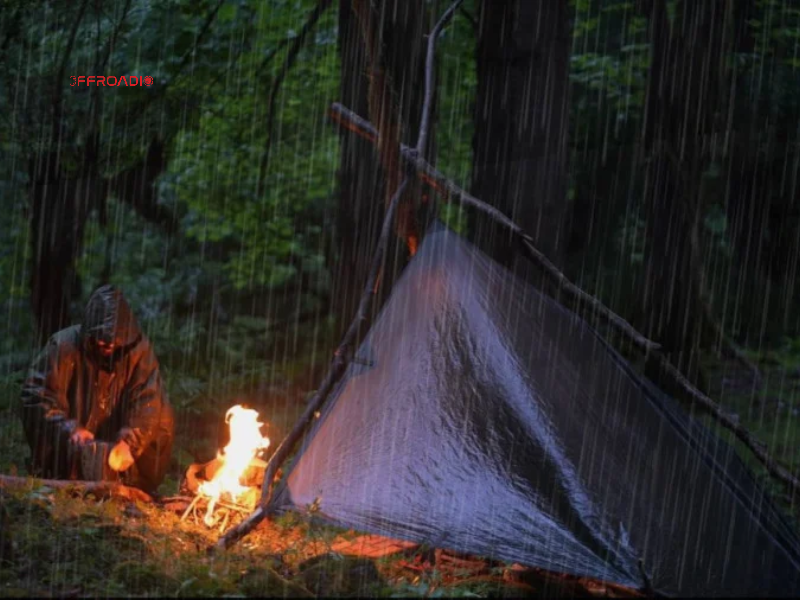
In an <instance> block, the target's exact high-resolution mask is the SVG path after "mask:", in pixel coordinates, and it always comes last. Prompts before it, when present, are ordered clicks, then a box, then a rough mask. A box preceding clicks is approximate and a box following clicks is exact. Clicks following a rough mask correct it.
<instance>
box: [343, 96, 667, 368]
mask: <svg viewBox="0 0 800 600" xmlns="http://www.w3.org/2000/svg"><path fill="white" fill-rule="evenodd" d="M330 116H331V119H333V121H335V122H336V123H338V124H340V125H341V126H342V127H343V128H344V129H347V130H348V131H352V132H354V133H357V134H358V135H359V136H361V137H363V138H364V139H367V140H370V141H375V139H376V137H377V132H376V131H375V128H374V127H373V126H372V124H371V123H370V122H368V121H366V120H364V119H362V118H361V117H359V116H358V115H357V114H355V113H354V112H352V111H351V110H349V109H348V108H345V107H344V106H342V105H341V104H338V103H334V104H333V105H332V107H331V111H330ZM401 155H402V157H403V159H404V160H406V161H407V162H408V163H410V164H411V166H413V168H414V169H415V170H416V171H417V173H418V174H419V176H420V177H421V178H422V180H423V181H425V183H427V184H428V185H430V186H431V187H432V188H433V189H435V190H436V191H437V192H439V193H440V194H441V195H442V196H443V197H444V198H445V199H446V200H447V201H451V202H453V201H454V202H463V203H464V204H467V205H469V206H472V207H474V208H477V209H478V210H480V211H482V212H484V213H486V214H487V215H488V216H490V217H491V218H492V219H494V220H495V221H497V222H498V223H500V224H502V225H504V226H505V227H506V228H508V229H509V230H510V231H511V232H512V233H514V234H516V235H517V236H519V238H520V239H521V241H522V244H523V250H524V251H525V253H526V254H527V255H528V258H530V259H531V260H532V261H533V262H534V263H536V264H538V265H539V266H540V267H541V268H542V269H543V270H544V271H545V272H546V273H547V274H548V275H549V276H550V277H551V278H552V279H553V280H554V281H555V282H556V283H557V284H558V286H559V288H560V289H561V290H562V291H563V292H564V293H565V294H566V296H567V299H568V300H569V301H571V304H572V307H573V309H577V307H579V306H580V305H585V306H588V307H589V308H590V309H591V310H592V312H593V313H594V314H596V315H597V316H598V317H599V318H601V319H602V320H603V321H604V322H605V323H606V324H607V325H609V326H610V327H612V328H613V329H614V330H616V331H617V332H619V333H620V334H622V335H623V336H625V337H626V338H627V339H629V340H630V341H631V343H633V345H634V346H636V347H637V348H639V349H640V350H642V351H643V352H644V353H649V352H653V351H655V350H657V349H658V348H659V347H660V346H659V345H658V344H656V343H655V342H653V341H651V340H649V339H647V338H646V337H644V336H643V335H642V334H641V333H639V332H638V331H636V329H634V327H633V326H632V325H631V324H630V323H628V322H627V321H626V320H625V319H623V318H622V317H620V316H619V315H617V314H615V313H614V312H612V311H611V310H610V309H608V308H607V307H605V306H604V305H603V304H602V303H601V302H600V301H599V300H597V299H596V298H594V297H593V296H591V295H590V294H587V293H586V292H584V291H583V290H581V289H580V288H579V287H577V286H576V285H574V284H573V283H572V282H570V281H569V279H567V277H566V276H565V275H564V274H563V273H562V272H561V271H559V270H558V268H557V267H556V266H555V265H554V264H553V263H551V262H550V261H549V260H548V259H547V257H546V256H545V255H544V254H542V253H541V252H539V250H537V249H536V247H535V246H534V245H533V239H532V238H531V237H530V236H528V235H526V234H525V232H523V231H522V229H520V228H519V226H518V225H516V224H515V223H514V222H513V221H511V219H509V218H508V217H507V216H505V215H504V214H503V213H502V212H500V211H499V210H497V209H496V208H494V207H492V206H489V205H488V204H486V203H485V202H482V201H481V200H478V199H477V198H475V197H473V196H471V195H470V194H468V193H467V192H466V191H464V190H463V189H461V188H460V187H458V186H457V185H456V184H455V183H453V182H452V181H451V180H450V179H448V178H447V177H445V176H444V175H443V174H442V173H440V172H439V171H437V170H436V169H435V168H434V167H433V166H431V165H430V163H428V162H427V161H426V160H425V159H424V158H422V157H421V156H420V155H419V154H417V153H416V152H415V151H414V150H413V149H412V148H409V147H408V146H405V145H404V146H402V148H401Z"/></svg>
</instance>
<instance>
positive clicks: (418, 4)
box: [333, 0, 435, 333]
mask: <svg viewBox="0 0 800 600" xmlns="http://www.w3.org/2000/svg"><path fill="white" fill-rule="evenodd" d="M351 2H352V0H340V4H339V52H340V56H341V65H342V66H341V92H340V94H341V98H342V103H343V104H345V105H346V106H352V107H355V110H357V111H358V112H359V113H360V114H365V115H366V114H369V101H368V93H367V92H368V89H369V79H368V77H367V75H368V74H367V62H366V53H365V47H364V42H363V41H362V38H361V35H360V32H359V23H358V20H357V18H356V15H355V13H354V12H353V9H352V5H351ZM371 4H372V5H373V6H375V5H377V12H376V14H375V17H376V22H377V24H378V35H379V37H380V38H381V41H382V47H383V52H382V59H383V60H382V62H383V66H384V69H385V71H386V72H387V74H388V76H389V78H390V80H391V82H392V84H393V85H392V87H393V101H394V105H395V109H396V110H397V116H398V119H399V123H400V124H401V126H402V129H401V131H400V138H401V141H403V142H405V143H411V142H412V141H413V139H414V138H415V134H416V130H417V128H418V126H419V121H420V117H421V111H422V104H423V97H424V82H425V43H424V34H425V33H427V31H428V29H429V25H430V12H429V10H428V8H427V5H428V3H427V2H425V1H424V0H380V2H377V3H371ZM434 137H435V136H433V135H431V136H430V138H429V142H428V148H429V152H428V156H431V155H432V149H433V147H434V144H435V142H434ZM394 178H396V174H394V173H392V174H388V173H386V172H385V171H384V169H383V167H382V165H381V162H380V159H379V155H378V154H377V153H376V151H375V147H374V146H373V144H371V143H370V142H368V141H365V140H363V139H360V138H358V137H357V136H343V137H342V140H341V162H340V167H339V200H338V211H337V216H336V231H337V235H336V240H335V244H336V246H337V250H338V253H337V254H338V259H337V261H336V265H335V272H336V276H335V278H334V281H335V282H336V283H335V289H334V292H333V298H334V302H335V306H334V310H335V314H336V315H337V317H338V321H339V329H341V330H342V333H343V329H344V327H346V325H347V323H348V322H349V321H350V319H351V318H352V316H353V314H355V309H356V306H357V304H358V300H359V297H360V295H361V289H362V287H363V285H364V281H366V279H367V274H368V271H369V265H370V262H371V258H372V252H373V250H374V248H375V243H376V241H377V239H378V234H379V232H380V226H381V222H382V221H383V216H384V214H385V210H386V209H385V202H384V199H385V197H386V191H387V190H386V182H387V181H388V180H389V179H392V180H394ZM406 193H407V194H408V197H410V198H414V195H415V194H418V193H419V192H418V191H417V190H416V189H415V187H414V186H409V191H408V192H406ZM406 211H407V207H406V206H403V207H401V208H400V209H399V211H398V212H399V214H400V217H401V218H407V217H409V216H411V215H408V214H406ZM407 257H408V251H407V249H406V248H405V247H404V245H403V244H402V243H401V241H400V240H397V239H395V240H393V241H392V242H391V243H390V246H389V249H388V256H387V260H386V265H387V268H386V270H385V272H384V273H383V276H382V280H383V281H382V283H381V286H380V287H381V290H380V291H379V296H378V298H377V299H376V302H375V306H376V307H379V306H380V305H381V304H382V302H383V300H384V299H385V294H386V293H387V292H388V290H390V289H391V283H392V281H393V280H394V279H395V278H396V276H397V274H398V273H399V271H400V269H401V266H402V264H404V262H405V260H406V259H407Z"/></svg>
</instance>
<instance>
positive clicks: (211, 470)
mask: <svg viewBox="0 0 800 600" xmlns="http://www.w3.org/2000/svg"><path fill="white" fill-rule="evenodd" d="M258 417H259V415H258V412H256V411H255V410H252V409H247V408H244V407H242V406H240V405H236V406H234V407H232V408H231V409H230V410H228V412H227V413H226V415H225V421H226V422H227V423H228V425H229V428H230V441H229V442H228V445H227V446H225V448H224V449H223V450H221V451H220V452H219V453H218V454H217V457H216V458H215V459H214V460H212V461H209V462H207V463H205V464H193V465H191V466H190V467H189V468H188V469H187V470H186V476H185V486H186V488H187V491H189V492H190V493H191V494H194V498H193V499H192V502H191V504H189V506H188V507H187V508H186V511H185V512H184V513H183V515H182V516H181V520H182V521H183V520H185V519H186V518H187V517H188V516H189V514H191V513H193V512H194V513H195V514H196V511H197V508H198V506H200V505H201V504H202V503H204V504H205V517H204V519H203V521H204V523H205V524H206V526H207V527H213V526H214V525H215V524H216V522H217V521H216V519H215V517H214V512H215V510H216V509H217V508H224V509H225V510H226V512H225V514H224V515H223V516H222V519H223V526H222V529H223V530H224V529H225V527H226V526H227V524H228V521H229V520H230V512H231V511H235V512H241V513H244V514H247V513H249V512H250V511H251V510H252V509H253V508H254V507H255V505H256V502H257V500H258V496H259V490H260V486H261V484H262V483H263V481H264V472H265V469H266V463H265V462H264V461H263V460H261V459H259V458H258V456H257V455H258V453H259V452H262V451H263V450H266V448H267V447H269V438H267V437H265V436H263V435H262V434H261V431H260V429H261V427H262V426H263V423H261V422H260V421H259V419H258Z"/></svg>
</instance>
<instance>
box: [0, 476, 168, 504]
mask: <svg viewBox="0 0 800 600" xmlns="http://www.w3.org/2000/svg"><path fill="white" fill-rule="evenodd" d="M43 486H44V487H49V488H53V489H58V490H70V491H74V492H76V493H78V494H80V495H81V496H85V495H86V494H94V495H95V496H97V497H98V498H122V499H124V500H130V501H136V500H138V501H140V502H153V498H152V496H150V494H148V493H147V492H143V491H142V490H140V489H138V488H134V487H129V486H126V485H122V484H121V483H117V482H114V481H81V480H62V479H35V478H33V477H15V476H13V475H0V488H4V489H10V488H24V487H43Z"/></svg>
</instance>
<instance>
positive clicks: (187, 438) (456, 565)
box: [0, 351, 800, 597]
mask: <svg viewBox="0 0 800 600" xmlns="http://www.w3.org/2000/svg"><path fill="white" fill-rule="evenodd" d="M792 352H793V351H792ZM759 359H760V360H762V361H763V362H762V375H763V377H764V385H763V386H762V388H761V389H759V390H754V389H753V386H752V382H751V380H750V379H749V378H748V376H747V373H745V372H743V371H742V370H741V368H740V367H737V366H735V365H730V364H722V363H718V362H714V361H711V362H709V364H708V365H707V367H708V369H709V372H710V373H712V374H713V379H712V384H713V385H712V388H713V389H712V391H713V393H714V394H715V395H714V396H713V397H715V398H722V403H723V404H724V405H725V406H726V408H728V409H729V410H733V411H735V412H737V413H738V414H739V415H740V417H741V418H742V420H743V422H744V423H745V424H746V425H747V426H748V427H749V428H751V429H752V430H753V431H754V432H755V433H756V434H757V435H758V436H759V438H760V439H762V440H763V441H765V442H766V443H767V444H768V446H769V447H770V448H771V449H772V450H773V452H774V453H775V455H776V456H777V457H778V459H779V460H781V461H782V462H783V463H784V464H785V465H786V466H788V467H790V468H793V469H796V468H797V467H798V465H800V443H798V442H800V439H799V437H800V416H799V415H798V413H800V353H798V358H797V359H795V357H794V355H793V354H792V353H787V352H783V353H773V354H770V355H765V356H760V357H759ZM18 385H19V378H18V377H11V378H5V379H2V380H0V473H3V474H17V473H19V474H20V475H23V474H24V473H25V469H24V467H23V466H22V465H24V459H25V456H26V454H27V448H26V446H25V443H24V439H23V436H22V432H21V428H20V426H19V421H18V417H17V415H16V411H15V407H16V402H17V398H18V395H19V389H18ZM303 395H304V392H303V391H302V390H299V389H297V390H288V391H287V390H284V393H283V395H281V396H280V397H279V398H277V399H275V400H274V401H272V402H270V401H269V399H265V398H260V399H258V398H256V399H253V400H252V402H251V404H252V405H254V406H256V407H259V408H260V410H261V411H262V412H261V414H262V415H267V414H268V415H269V417H266V416H265V420H268V421H269V422H270V427H271V428H270V431H269V436H270V438H271V439H272V440H273V444H276V445H277V443H278V441H279V440H280V439H281V437H282V436H283V434H284V433H285V432H286V431H287V428H288V427H289V426H290V425H291V423H292V422H293V419H294V418H295V416H296V414H297V412H299V410H301V409H302V401H301V400H300V398H302V396H303ZM238 398H239V401H241V399H242V396H238ZM230 400H231V404H233V403H235V401H234V398H233V397H231V399H230ZM225 401H226V399H223V403H224V402H225ZM220 423H221V416H220V415H210V416H209V415H206V416H203V415H197V416H195V417H194V418H191V419H190V418H183V419H181V420H180V421H179V427H178V436H177V439H176V449H175V452H174V453H173V454H174V456H173V465H172V468H171V471H170V476H169V478H168V479H167V481H165V483H164V485H163V486H162V488H161V489H160V490H159V492H160V494H161V495H162V496H169V495H172V494H175V493H177V492H178V479H179V478H180V475H181V474H182V473H183V471H184V470H185V468H186V467H187V466H188V465H189V464H190V463H191V462H199V461H203V460H208V459H210V458H212V457H213V455H214V453H215V451H216V449H217V448H218V447H219V445H221V444H222V443H224V442H223V441H222V438H220V435H219V429H220ZM743 455H744V454H743ZM744 456H745V459H746V460H747V456H746V455H744ZM748 462H751V464H754V463H752V461H749V460H748ZM754 467H756V473H757V475H759V476H760V477H764V474H763V473H762V472H760V471H759V469H758V467H757V465H756V464H754ZM763 481H764V482H766V481H767V479H766V478H764V479H763ZM773 489H774V491H778V490H777V488H773ZM778 498H779V500H781V501H782V502H785V501H786V500H787V499H786V498H785V497H782V496H781V495H780V494H778ZM784 506H785V507H787V508H788V505H787V504H784ZM796 506H797V504H796V503H795V505H794V507H795V511H796ZM789 510H791V508H790V509H789ZM181 512H182V511H176V510H174V509H169V508H168V507H165V506H164V505H163V504H159V503H155V504H146V503H136V504H131V503H126V502H124V501H121V500H107V501H98V500H96V499H93V498H92V497H88V498H83V499H81V498H76V497H74V496H71V495H70V494H69V493H67V492H65V491H61V490H52V489H48V488H43V487H40V486H37V485H35V484H34V483H31V485H30V486H28V487H27V488H22V489H15V490H6V491H3V490H0V596H5V597H25V596H39V597H42V596H51V597H77V596H81V597H84V596H106V597H108V596H141V597H149V596H173V597H186V596H192V597H198V596H207V597H211V596H213V597H220V596H223V597H252V596H256V597H262V596H286V597H313V596H340V597H342V596H344V597H346V596H365V595H370V596H377V597H398V596H402V597H409V596H411V597H438V596H447V597H454V596H460V597H504V596H513V597H519V596H529V597H541V596H542V595H546V596H548V597H553V596H562V597H591V596H594V597H597V596H606V597H608V596H611V597H620V596H623V595H624V594H623V593H621V591H620V590H617V589H615V588H613V587H606V586H603V585H602V584H599V583H598V582H591V581H588V580H582V579H578V578H574V577H567V576H557V575H554V574H548V573H545V572H543V571H540V570H527V571H524V570H521V569H520V568H519V567H518V566H515V565H506V564H500V563H489V562H485V561H475V560H467V559H466V558H465V557H456V556H453V555H448V554H446V553H441V552H439V551H433V550H430V549H428V548H425V547H412V548H407V549H405V550H404V551H401V552H399V553H396V554H393V555H389V556H384V557H377V558H376V557H372V558H366V557H364V556H361V557H357V556H350V555H348V552H346V551H343V550H342V549H343V548H345V547H346V545H347V542H348V541H350V542H352V540H354V539H355V538H358V537H359V536H360V535H361V534H359V533H357V532H354V531H345V530H341V529H337V528H334V527H328V526H322V525H319V524H316V523H314V522H311V521H308V520H306V519H304V518H302V517H300V516H294V515H283V516H280V517H278V518H276V519H273V520H269V521H265V522H264V523H262V525H261V526H260V527H259V528H258V529H256V530H255V531H254V532H253V533H251V534H250V535H249V536H248V537H246V538H245V539H244V540H242V541H240V542H239V543H238V544H236V545H235V546H234V547H233V548H231V549H230V550H228V551H227V552H224V553H220V554H216V555H210V554H208V553H207V549H208V548H209V547H210V546H211V545H213V544H214V542H216V540H217V539H218V538H219V535H220V534H219V530H218V529H217V528H213V529H212V528H208V527H206V526H205V525H204V524H203V523H202V521H198V520H196V519H193V518H191V517H190V518H188V519H185V520H181ZM234 522H235V521H234ZM234 522H232V523H231V524H230V525H232V524H233V523H234ZM230 525H229V526H230Z"/></svg>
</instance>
